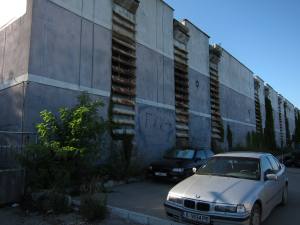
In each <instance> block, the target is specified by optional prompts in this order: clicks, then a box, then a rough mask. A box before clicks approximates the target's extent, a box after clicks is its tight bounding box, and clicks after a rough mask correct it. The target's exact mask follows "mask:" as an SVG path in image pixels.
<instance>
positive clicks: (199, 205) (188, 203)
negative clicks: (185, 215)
mask: <svg viewBox="0 0 300 225" xmlns="http://www.w3.org/2000/svg"><path fill="white" fill-rule="evenodd" d="M184 207H185V208H188V209H194V210H198V211H204V212H207V211H209V210H210V204H209V203H205V202H196V201H193V200H184Z"/></svg>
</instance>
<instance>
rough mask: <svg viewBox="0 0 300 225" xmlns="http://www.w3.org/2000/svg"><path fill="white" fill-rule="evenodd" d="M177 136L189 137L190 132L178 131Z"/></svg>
mask: <svg viewBox="0 0 300 225" xmlns="http://www.w3.org/2000/svg"><path fill="white" fill-rule="evenodd" d="M176 137H179V138H188V137H189V134H188V133H182V132H176Z"/></svg>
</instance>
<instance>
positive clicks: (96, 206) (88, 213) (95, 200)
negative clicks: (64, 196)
mask: <svg viewBox="0 0 300 225" xmlns="http://www.w3.org/2000/svg"><path fill="white" fill-rule="evenodd" d="M80 202H81V204H80V214H81V215H82V216H83V217H84V218H86V219H87V220H89V221H93V220H103V219H105V217H106V214H107V208H106V202H107V197H106V195H104V194H93V195H91V194H87V195H83V196H81V201H80Z"/></svg>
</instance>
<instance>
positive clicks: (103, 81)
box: [92, 25, 112, 91]
mask: <svg viewBox="0 0 300 225" xmlns="http://www.w3.org/2000/svg"><path fill="white" fill-rule="evenodd" d="M111 40H112V38H111V31H110V30H107V29H105V28H102V27H101V26H98V25H95V26H94V56H93V83H92V87H93V88H97V89H101V90H104V91H110V89H111V46H112V43H111Z"/></svg>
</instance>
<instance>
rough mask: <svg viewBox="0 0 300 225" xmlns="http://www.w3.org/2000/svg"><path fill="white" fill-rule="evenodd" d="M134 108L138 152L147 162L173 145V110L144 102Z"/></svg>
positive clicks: (158, 156)
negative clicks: (135, 112) (135, 111)
mask: <svg viewBox="0 0 300 225" xmlns="http://www.w3.org/2000/svg"><path fill="white" fill-rule="evenodd" d="M136 110H137V114H136V115H137V116H136V143H137V148H138V154H139V155H140V156H142V157H143V159H144V160H145V162H148V163H149V162H151V161H153V160H157V159H160V158H161V157H162V155H163V154H164V153H165V151H166V150H169V149H171V148H173V147H174V146H175V111H172V110H166V109H162V108H156V107H153V106H148V105H144V104H138V105H137V109H136Z"/></svg>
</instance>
